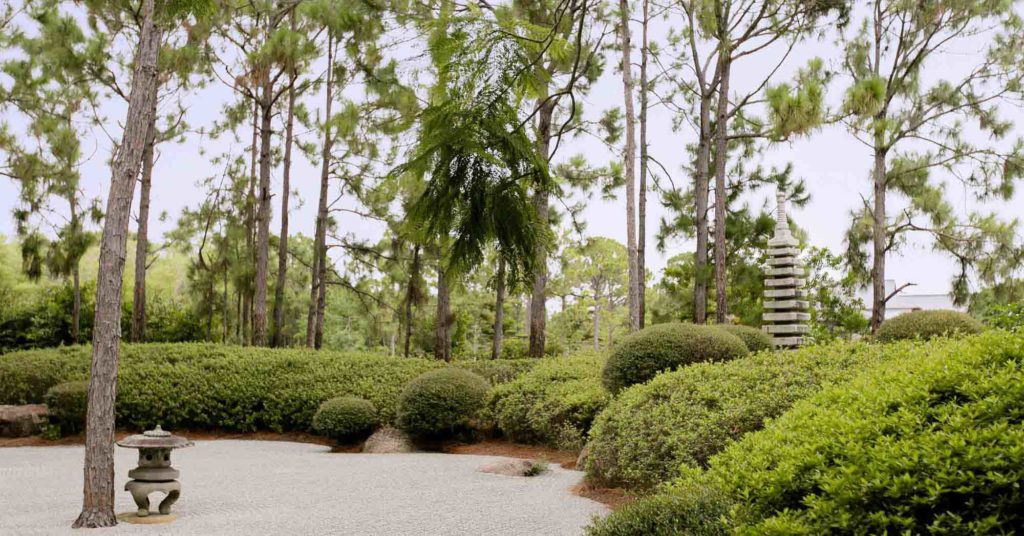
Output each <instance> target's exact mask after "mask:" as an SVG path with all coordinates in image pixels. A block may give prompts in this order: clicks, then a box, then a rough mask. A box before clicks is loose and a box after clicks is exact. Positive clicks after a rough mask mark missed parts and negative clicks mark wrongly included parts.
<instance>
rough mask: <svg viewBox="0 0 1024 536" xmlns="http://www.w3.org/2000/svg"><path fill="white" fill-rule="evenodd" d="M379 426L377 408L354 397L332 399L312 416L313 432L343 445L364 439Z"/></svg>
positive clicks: (321, 405)
mask: <svg viewBox="0 0 1024 536" xmlns="http://www.w3.org/2000/svg"><path fill="white" fill-rule="evenodd" d="M379 425H380V416H378V415H377V408H375V407H373V404H371V403H370V401H368V400H364V399H362V398H359V397H355V396H340V397H337V398H332V399H330V400H328V401H326V402H324V403H323V404H320V409H318V410H317V411H316V414H315V415H313V431H314V432H316V433H318V434H320V435H322V436H326V437H329V438H331V439H334V440H336V441H339V442H343V443H347V442H352V441H357V440H361V439H365V438H366V437H367V436H368V435H370V433H372V432H373V430H374V429H375V428H377V426H379Z"/></svg>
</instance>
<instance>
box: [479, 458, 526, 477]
mask: <svg viewBox="0 0 1024 536" xmlns="http://www.w3.org/2000/svg"><path fill="white" fill-rule="evenodd" d="M536 465H537V464H536V463H534V462H531V461H530V460H500V461H497V462H494V463H489V464H487V465H484V466H482V467H480V468H479V469H477V471H480V472H481V473H491V474H495V475H505V476H527V475H529V474H530V473H532V472H533V471H534V470H535V469H534V468H535V467H536Z"/></svg>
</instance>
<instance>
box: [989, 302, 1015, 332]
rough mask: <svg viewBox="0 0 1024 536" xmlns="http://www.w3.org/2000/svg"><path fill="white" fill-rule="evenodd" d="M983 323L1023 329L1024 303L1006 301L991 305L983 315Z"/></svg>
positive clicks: (997, 326) (1001, 327) (1006, 328)
mask: <svg viewBox="0 0 1024 536" xmlns="http://www.w3.org/2000/svg"><path fill="white" fill-rule="evenodd" d="M985 323H986V324H988V325H989V326H991V327H993V328H997V329H1005V330H1007V331H1021V330H1022V329H1024V303H1007V304H1005V305H996V306H994V307H992V308H991V309H990V310H989V311H987V314H986V315H985Z"/></svg>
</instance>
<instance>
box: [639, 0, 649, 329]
mask: <svg viewBox="0 0 1024 536" xmlns="http://www.w3.org/2000/svg"><path fill="white" fill-rule="evenodd" d="M649 9H650V1H649V0H643V35H642V37H641V43H640V191H639V198H638V199H637V212H638V214H637V220H638V221H637V242H636V271H637V274H638V276H639V279H637V298H638V299H639V303H638V306H639V307H638V309H639V313H640V315H639V316H640V329H643V328H644V324H646V322H647V171H648V167H647V166H648V162H647V105H648V102H647V98H648V89H649V88H648V87H647V86H648V80H647V56H648V54H649V52H650V50H649V48H648V47H649V46H650V42H649V39H648V35H647V30H648V26H650V13H649Z"/></svg>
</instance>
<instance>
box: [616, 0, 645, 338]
mask: <svg viewBox="0 0 1024 536" xmlns="http://www.w3.org/2000/svg"><path fill="white" fill-rule="evenodd" d="M619 39H620V43H619V44H620V47H621V49H622V88H623V91H622V94H623V98H624V99H625V107H626V154H625V159H624V162H623V164H624V165H623V170H624V174H625V180H626V260H627V267H628V268H627V273H628V281H627V283H628V285H627V291H626V297H627V302H628V304H629V331H630V332H633V331H636V330H638V329H640V296H639V294H638V290H639V288H640V284H639V277H638V274H637V248H636V114H635V113H634V110H633V62H632V60H631V59H630V57H631V55H632V44H631V43H630V40H631V36H630V29H629V2H628V0H619Z"/></svg>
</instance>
